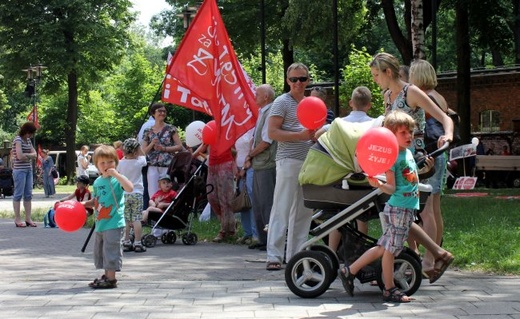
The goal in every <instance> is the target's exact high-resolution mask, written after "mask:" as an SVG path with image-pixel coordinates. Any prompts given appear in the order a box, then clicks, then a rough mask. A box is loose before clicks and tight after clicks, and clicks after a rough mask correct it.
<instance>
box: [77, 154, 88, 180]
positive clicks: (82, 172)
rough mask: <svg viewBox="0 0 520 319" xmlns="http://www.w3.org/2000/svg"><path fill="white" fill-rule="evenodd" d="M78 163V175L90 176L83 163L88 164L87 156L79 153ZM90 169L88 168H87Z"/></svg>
mask: <svg viewBox="0 0 520 319" xmlns="http://www.w3.org/2000/svg"><path fill="white" fill-rule="evenodd" d="M76 162H77V166H78V167H77V168H76V175H77V176H82V175H84V176H88V172H87V169H86V168H83V165H82V164H83V163H84V162H88V160H87V158H86V157H85V155H83V154H82V153H79V155H78V160H77V161H76ZM87 168H88V166H87Z"/></svg>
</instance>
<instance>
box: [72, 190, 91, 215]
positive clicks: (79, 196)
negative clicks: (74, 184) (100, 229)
mask: <svg viewBox="0 0 520 319" xmlns="http://www.w3.org/2000/svg"><path fill="white" fill-rule="evenodd" d="M74 196H76V200H77V201H78V202H85V201H88V200H90V199H92V194H91V193H90V191H89V190H88V189H86V188H84V189H83V191H81V190H80V189H79V188H76V190H75V191H74ZM86 210H87V212H88V213H89V215H91V214H92V213H93V212H94V210H93V209H92V208H86Z"/></svg>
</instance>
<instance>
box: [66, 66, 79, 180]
mask: <svg viewBox="0 0 520 319" xmlns="http://www.w3.org/2000/svg"><path fill="white" fill-rule="evenodd" d="M67 84H68V94H69V100H68V103H67V125H66V126H65V142H66V143H67V163H66V165H67V180H68V181H69V182H72V181H73V180H74V176H75V175H76V125H77V122H78V77H77V74H76V71H75V70H72V71H71V72H70V73H69V74H68V75H67Z"/></svg>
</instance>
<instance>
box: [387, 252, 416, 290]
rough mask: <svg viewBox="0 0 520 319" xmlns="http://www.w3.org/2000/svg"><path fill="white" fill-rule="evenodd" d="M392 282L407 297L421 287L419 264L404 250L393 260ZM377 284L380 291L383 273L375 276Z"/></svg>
mask: <svg viewBox="0 0 520 319" xmlns="http://www.w3.org/2000/svg"><path fill="white" fill-rule="evenodd" d="M394 282H395V286H396V287H397V288H399V290H400V291H401V292H402V293H405V294H406V295H407V296H411V295H413V294H414V293H415V292H416V291H417V290H418V289H419V287H420V286H421V282H422V273H421V264H420V263H419V262H418V261H417V258H415V257H414V256H413V255H411V254H410V253H408V252H407V251H406V250H403V252H401V253H400V254H399V256H397V257H396V258H395V260H394ZM377 284H378V285H379V288H381V290H383V289H384V288H385V284H384V282H383V272H380V273H379V275H378V276H377Z"/></svg>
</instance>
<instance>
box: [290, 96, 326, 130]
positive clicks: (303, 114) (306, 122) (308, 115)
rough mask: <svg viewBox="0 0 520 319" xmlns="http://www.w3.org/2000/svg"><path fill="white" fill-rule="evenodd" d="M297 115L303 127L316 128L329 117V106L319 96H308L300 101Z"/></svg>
mask: <svg viewBox="0 0 520 319" xmlns="http://www.w3.org/2000/svg"><path fill="white" fill-rule="evenodd" d="M296 116H297V117H298V120H299V121H300V123H301V124H302V125H303V127H305V128H306V129H309V130H315V129H318V128H320V127H322V126H323V124H325V120H326V119H327V106H326V105H325V102H323V100H322V99H320V98H319V97H316V96H308V97H306V98H304V99H303V100H301V101H300V103H298V108H297V109H296Z"/></svg>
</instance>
